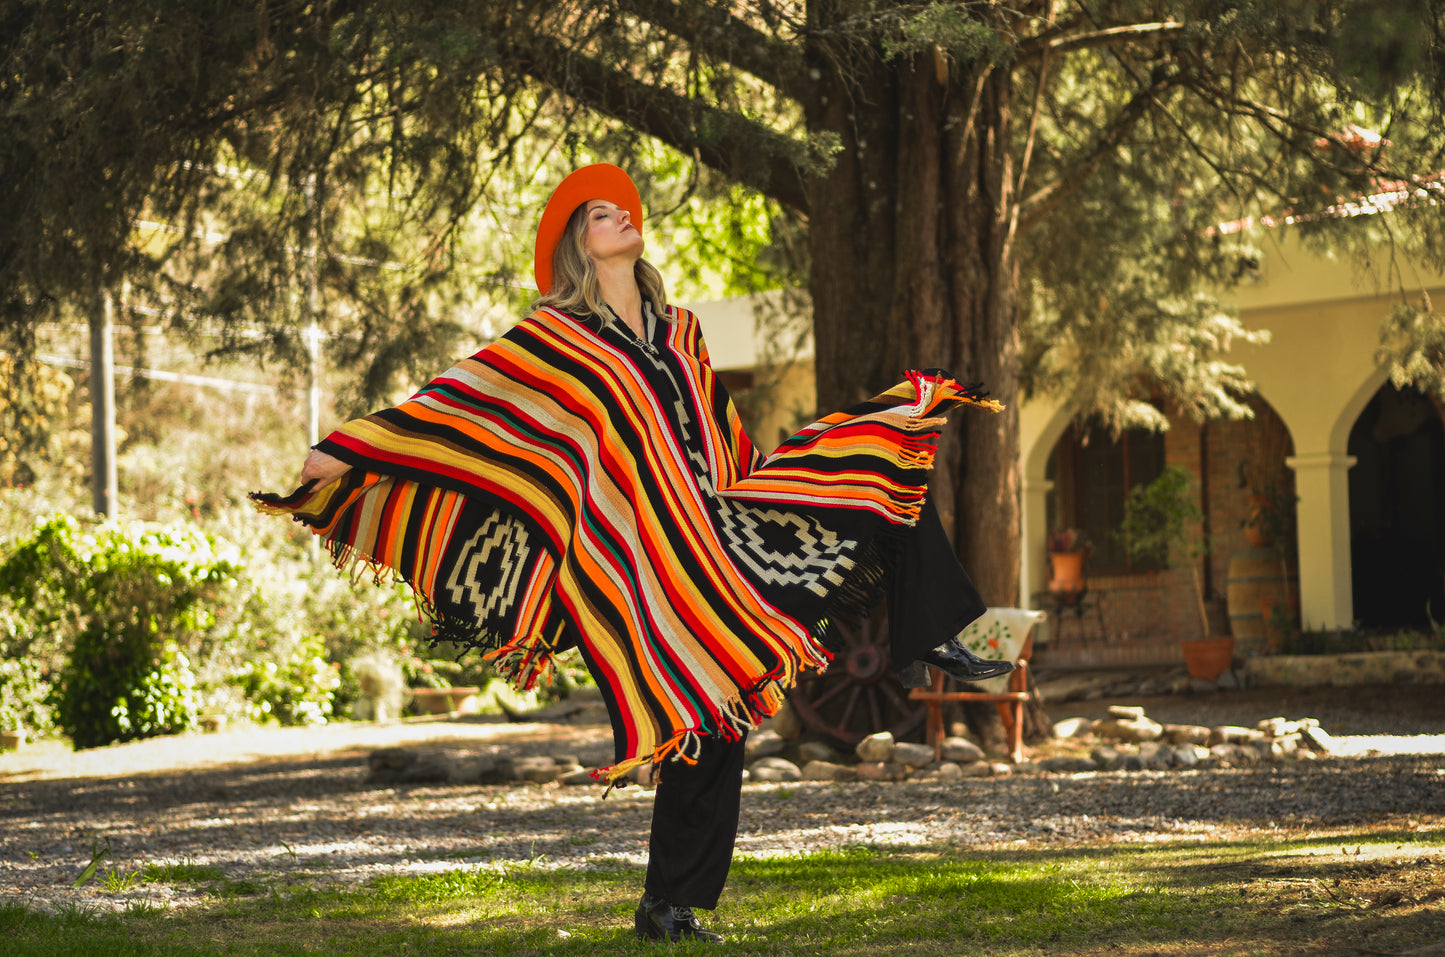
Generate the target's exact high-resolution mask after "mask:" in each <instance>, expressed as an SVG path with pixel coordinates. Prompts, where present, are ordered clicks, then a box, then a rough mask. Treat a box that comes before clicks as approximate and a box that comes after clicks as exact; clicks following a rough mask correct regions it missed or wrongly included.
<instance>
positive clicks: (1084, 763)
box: [1038, 755, 1099, 774]
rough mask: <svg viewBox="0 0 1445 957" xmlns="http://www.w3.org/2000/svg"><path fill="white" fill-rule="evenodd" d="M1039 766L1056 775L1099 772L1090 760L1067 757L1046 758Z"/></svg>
mask: <svg viewBox="0 0 1445 957" xmlns="http://www.w3.org/2000/svg"><path fill="white" fill-rule="evenodd" d="M1038 765H1039V767H1041V768H1043V769H1044V770H1045V771H1052V772H1054V773H1055V774H1078V773H1081V772H1084V771H1097V770H1099V766H1098V765H1097V764H1095V763H1094V762H1093V761H1091V760H1089V759H1088V758H1071V757H1068V756H1067V755H1064V756H1061V757H1057V758H1045V759H1044V760H1042V761H1040V762H1038Z"/></svg>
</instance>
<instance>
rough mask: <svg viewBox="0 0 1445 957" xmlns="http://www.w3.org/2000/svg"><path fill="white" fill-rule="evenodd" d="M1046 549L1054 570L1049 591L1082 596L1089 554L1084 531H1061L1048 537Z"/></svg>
mask: <svg viewBox="0 0 1445 957" xmlns="http://www.w3.org/2000/svg"><path fill="white" fill-rule="evenodd" d="M1045 547H1046V548H1047V549H1048V552H1049V565H1050V567H1051V568H1052V570H1053V577H1052V578H1051V579H1049V591H1052V592H1059V593H1063V594H1065V595H1074V594H1081V593H1082V592H1083V590H1084V559H1085V558H1087V557H1088V554H1089V540H1088V538H1087V536H1085V535H1084V532H1083V530H1082V529H1078V528H1063V529H1059V530H1058V531H1056V532H1054V533H1053V534H1052V535H1050V536H1049V537H1048V540H1047V541H1046V542H1045Z"/></svg>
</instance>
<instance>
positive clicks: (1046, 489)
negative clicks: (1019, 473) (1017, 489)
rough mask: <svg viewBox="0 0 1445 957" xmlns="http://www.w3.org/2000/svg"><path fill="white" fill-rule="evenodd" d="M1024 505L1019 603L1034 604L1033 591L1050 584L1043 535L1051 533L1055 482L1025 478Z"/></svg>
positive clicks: (1024, 604) (1022, 606) (1044, 536)
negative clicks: (1050, 522) (1050, 505)
mask: <svg viewBox="0 0 1445 957" xmlns="http://www.w3.org/2000/svg"><path fill="white" fill-rule="evenodd" d="M1023 485H1024V489H1023V499H1024V500H1023V508H1022V509H1020V518H1019V525H1020V527H1019V550H1020V552H1021V553H1022V554H1020V555H1019V607H1020V608H1032V607H1034V602H1033V595H1034V592H1036V591H1043V590H1044V588H1045V587H1047V585H1048V581H1049V569H1048V556H1047V555H1045V554H1044V541H1043V540H1044V539H1045V538H1047V537H1048V534H1049V521H1048V518H1049V507H1048V500H1049V493H1050V492H1052V491H1053V489H1054V483H1053V482H1051V481H1049V480H1048V479H1034V478H1027V477H1026V478H1025V479H1024V482H1023Z"/></svg>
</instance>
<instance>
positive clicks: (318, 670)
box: [231, 636, 341, 724]
mask: <svg viewBox="0 0 1445 957" xmlns="http://www.w3.org/2000/svg"><path fill="white" fill-rule="evenodd" d="M325 650H326V649H325V644H324V642H323V641H322V639H321V638H320V637H319V636H311V637H310V638H309V639H307V640H305V641H303V642H301V643H300V645H299V646H298V647H297V648H295V649H294V650H293V651H291V653H289V654H288V655H286V656H285V657H284V658H282V659H280V660H279V661H278V660H276V659H274V658H273V659H267V660H264V661H259V662H256V661H248V662H246V663H245V665H244V666H243V667H242V669H241V671H240V673H239V674H237V675H235V676H234V677H233V678H232V679H231V681H232V682H233V683H235V684H236V686H237V687H239V688H240V689H241V690H242V691H243V692H244V694H245V698H246V702H247V706H248V712H249V715H250V717H251V718H252V719H254V720H256V721H263V722H264V721H277V722H280V723H281V724H325V723H326V722H327V720H328V719H329V718H330V717H331V716H332V707H333V699H334V694H335V691H336V689H337V688H338V687H340V685H341V677H340V675H339V674H338V672H339V670H340V665H338V664H336V663H335V662H328V661H327V660H326V656H325Z"/></svg>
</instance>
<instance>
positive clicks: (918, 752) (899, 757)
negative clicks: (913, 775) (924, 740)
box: [891, 741, 938, 768]
mask: <svg viewBox="0 0 1445 957" xmlns="http://www.w3.org/2000/svg"><path fill="white" fill-rule="evenodd" d="M891 760H892V761H893V762H894V763H896V764H902V765H905V766H906V767H910V768H926V767H928V766H929V765H930V764H932V763H933V762H935V761H937V760H938V755H937V754H935V753H934V751H933V749H932V748H930V747H929V746H928V745H926V744H914V743H913V742H911V741H900V742H898V743H897V744H895V745H894V746H893V756H892V759H891Z"/></svg>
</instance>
